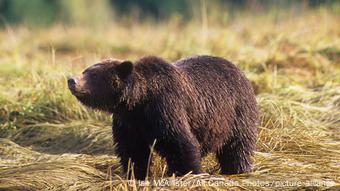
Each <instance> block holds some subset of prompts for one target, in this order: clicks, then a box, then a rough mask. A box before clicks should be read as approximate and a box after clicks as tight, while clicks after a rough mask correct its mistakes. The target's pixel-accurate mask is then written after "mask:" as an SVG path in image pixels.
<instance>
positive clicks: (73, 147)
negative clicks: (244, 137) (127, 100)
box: [0, 9, 340, 190]
mask: <svg viewBox="0 0 340 191" xmlns="http://www.w3.org/2000/svg"><path fill="white" fill-rule="evenodd" d="M339 20H340V16H339V14H335V13H331V12H329V11H327V10H325V9H320V10H317V11H306V12H305V13H303V14H301V13H300V14H299V13H296V15H295V16H291V15H290V16H284V15H283V16H280V17H279V19H277V18H274V17H266V16H261V15H259V16H257V17H253V16H247V15H244V16H240V17H237V18H235V19H232V20H231V21H229V22H225V23H219V22H214V20H213V19H203V21H204V22H203V23H202V22H199V21H192V22H188V23H186V22H181V21H179V20H176V19H172V20H170V21H168V22H164V23H153V22H145V23H119V22H117V23H114V24H112V25H109V26H105V27H102V28H91V27H78V26H69V27H64V26H62V25H54V26H52V27H49V28H48V29H32V28H27V27H23V26H16V27H14V26H13V27H11V26H7V27H5V28H3V29H2V30H0V137H1V138H0V190H20V189H21V190H47V189H49V190H65V189H68V190H127V189H132V190H137V189H145V190H149V189H154V188H158V189H165V190H173V189H178V190H179V189H188V190H189V189H192V188H195V189H199V190H216V189H218V188H224V189H232V188H233V189H235V190H277V189H283V190H293V189H297V188H299V189H311V190H314V189H330V190H337V189H340V25H339V22H338V21H339ZM150 54H154V55H158V56H161V57H163V58H165V59H167V60H169V61H175V60H177V59H179V58H182V57H186V56H189V55H193V54H211V55H217V56H222V57H225V58H227V59H228V60H230V61H232V62H234V63H235V64H237V65H238V66H239V67H240V68H241V69H242V70H243V71H244V72H245V74H246V75H247V77H248V78H249V79H250V80H251V81H252V83H253V85H254V88H255V90H256V94H257V100H258V105H259V108H260V112H261V114H260V121H261V124H260V126H259V127H258V129H259V136H258V142H257V149H256V154H255V157H254V163H255V169H254V172H252V173H249V174H242V175H233V176H222V175H219V173H218V167H217V164H216V162H215V160H214V157H213V156H208V157H207V158H205V159H204V161H203V169H204V171H205V172H207V173H209V174H201V175H190V174H189V175H186V176H184V177H170V178H168V177H164V179H163V182H161V184H160V185H159V186H163V187H157V186H156V185H155V184H153V183H154V182H153V180H158V179H160V178H162V177H163V175H162V174H163V173H162V172H163V171H164V167H165V166H164V165H165V164H164V161H162V160H160V159H159V157H157V156H155V160H156V162H155V165H154V166H152V167H151V168H152V170H153V171H154V173H153V175H152V176H151V177H150V178H149V180H150V186H147V187H143V185H141V184H139V183H138V182H126V181H125V180H124V179H125V176H124V174H123V173H122V170H121V167H120V165H119V164H118V159H117V157H116V156H115V155H114V152H113V148H114V146H113V141H112V139H111V129H110V128H111V127H110V116H109V115H107V114H105V113H99V112H96V111H91V110H89V109H87V108H85V107H83V106H82V105H81V104H80V103H79V102H77V100H76V99H75V98H74V97H73V96H72V95H71V94H70V93H69V91H68V89H67V86H66V78H67V76H68V75H71V74H76V73H80V72H81V71H82V69H84V67H86V66H88V65H91V64H93V63H96V62H97V61H98V60H101V59H103V58H107V57H114V58H120V59H130V60H134V59H137V58H139V57H141V56H143V55H150ZM144 184H147V183H145V182H144ZM166 185H167V186H166Z"/></svg>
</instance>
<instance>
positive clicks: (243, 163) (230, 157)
mask: <svg viewBox="0 0 340 191" xmlns="http://www.w3.org/2000/svg"><path fill="white" fill-rule="evenodd" d="M250 144H253V143H250ZM252 149H253V145H249V144H248V143H247V142H244V141H241V140H239V139H238V138H236V139H234V140H232V141H229V142H227V143H225V145H223V146H222V148H220V150H219V151H218V152H217V154H216V157H217V159H218V162H219V163H220V168H221V173H222V174H240V173H245V172H250V171H251V170H252V160H251V156H252V153H253V151H252Z"/></svg>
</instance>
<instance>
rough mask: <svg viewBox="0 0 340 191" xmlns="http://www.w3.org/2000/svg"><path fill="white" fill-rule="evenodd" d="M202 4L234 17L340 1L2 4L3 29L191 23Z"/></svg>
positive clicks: (52, 0) (29, 0) (50, 0)
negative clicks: (175, 19) (126, 21)
mask: <svg viewBox="0 0 340 191" xmlns="http://www.w3.org/2000/svg"><path fill="white" fill-rule="evenodd" d="M202 4H214V5H215V7H219V8H220V9H219V10H221V7H222V8H223V11H224V10H225V11H226V12H228V13H230V14H232V13H233V12H235V11H238V10H250V11H263V10H266V9H270V8H273V7H275V8H283V9H287V8H292V7H302V8H316V7H319V6H333V5H334V4H337V5H338V4H339V0H284V1H281V0H96V1H93V0H0V25H4V24H15V23H25V24H33V25H49V24H52V23H55V22H63V23H77V24H83V23H96V22H100V23H105V22H108V21H110V20H112V18H119V19H120V18H124V17H125V18H127V17H133V18H139V19H146V18H148V19H150V18H151V19H154V20H164V19H167V18H169V17H172V16H174V15H175V16H180V17H181V18H183V19H190V18H192V17H195V12H197V11H198V12H199V11H200V7H201V6H202ZM209 14H210V13H209Z"/></svg>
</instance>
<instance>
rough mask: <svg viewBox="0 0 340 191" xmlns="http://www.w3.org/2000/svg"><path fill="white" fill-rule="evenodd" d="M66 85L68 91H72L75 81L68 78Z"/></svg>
mask: <svg viewBox="0 0 340 191" xmlns="http://www.w3.org/2000/svg"><path fill="white" fill-rule="evenodd" d="M67 84H68V88H69V89H74V88H75V87H76V80H75V79H74V78H69V79H68V80H67Z"/></svg>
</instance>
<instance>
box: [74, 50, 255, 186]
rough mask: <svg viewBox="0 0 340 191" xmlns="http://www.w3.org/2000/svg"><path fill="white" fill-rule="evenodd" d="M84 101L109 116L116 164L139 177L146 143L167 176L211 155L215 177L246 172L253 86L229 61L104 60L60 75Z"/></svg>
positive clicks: (143, 167)
mask: <svg viewBox="0 0 340 191" xmlns="http://www.w3.org/2000/svg"><path fill="white" fill-rule="evenodd" d="M68 86H69V89H70V91H71V92H72V94H73V95H74V96H76V97H77V99H78V100H79V101H80V102H82V103H83V104H84V105H86V106H89V107H91V108H94V109H98V110H102V111H106V112H109V113H112V119H113V122H112V130H113V138H114V141H115V143H116V147H115V148H116V153H117V155H118V156H119V157H120V162H121V165H122V166H123V168H124V170H125V171H127V169H128V163H129V160H131V161H130V162H132V163H133V164H134V166H133V167H134V174H135V177H136V178H137V179H145V177H146V172H147V168H148V160H149V154H150V147H151V145H152V144H153V143H154V141H155V140H156V142H155V146H154V149H155V151H156V152H157V153H158V154H159V155H160V156H161V157H164V158H165V160H166V162H167V165H168V174H169V175H172V174H173V173H175V174H176V175H183V174H186V173H188V172H190V171H191V172H192V173H200V172H201V158H202V157H203V156H205V155H206V154H207V153H209V152H213V153H216V157H217V159H218V162H219V164H220V168H221V173H222V174H237V173H244V172H249V171H250V170H251V169H252V160H251V156H252V155H253V151H254V149H255V143H256V136H257V130H256V124H257V115H258V114H257V106H256V99H255V94H254V91H253V88H252V86H251V84H250V83H249V81H248V80H247V79H246V77H245V76H244V74H243V73H242V72H241V71H240V70H239V69H238V68H237V67H236V66H235V65H233V64H232V63H230V62H229V61H227V60H225V59H223V58H220V57H213V56H193V57H189V58H186V59H182V60H179V61H177V62H175V63H173V64H170V63H168V62H166V61H164V60H163V59H161V58H158V57H155V56H148V57H144V58H141V59H139V60H138V61H136V62H135V63H132V62H131V61H118V60H105V61H102V62H100V63H98V64H95V65H93V66H90V67H89V68H87V69H86V70H85V71H84V72H83V73H82V75H79V76H77V77H73V78H69V79H68Z"/></svg>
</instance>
